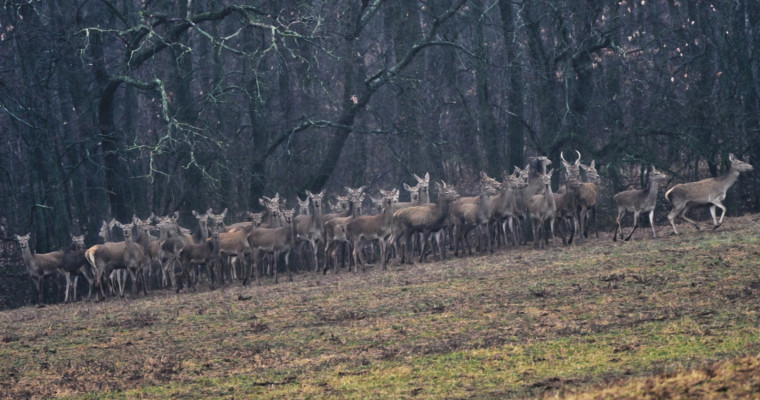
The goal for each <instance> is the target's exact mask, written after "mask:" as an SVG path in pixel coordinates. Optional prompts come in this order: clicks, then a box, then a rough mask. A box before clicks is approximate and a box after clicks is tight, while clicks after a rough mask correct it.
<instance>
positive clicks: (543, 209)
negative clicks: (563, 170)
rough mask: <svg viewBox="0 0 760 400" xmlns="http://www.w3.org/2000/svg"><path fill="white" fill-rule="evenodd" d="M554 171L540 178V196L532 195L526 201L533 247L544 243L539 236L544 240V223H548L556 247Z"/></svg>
mask: <svg viewBox="0 0 760 400" xmlns="http://www.w3.org/2000/svg"><path fill="white" fill-rule="evenodd" d="M553 172H554V170H553V169H552V170H550V171H549V172H547V173H546V174H544V175H542V176H541V183H542V184H543V186H544V188H543V192H542V193H540V194H534V195H533V196H531V197H530V199H528V214H529V215H530V220H531V224H532V225H533V247H535V248H538V247H539V246H540V247H544V242H543V241H542V240H541V236H542V234H543V236H544V237H545V238H546V240H547V241H548V237H546V233H545V232H544V231H545V230H546V227H545V226H544V225H545V224H546V222H549V228H550V232H551V236H552V245H554V246H556V245H557V241H556V240H555V238H554V219H555V217H556V213H557V205H556V204H555V203H554V193H552V186H551V183H552V173H553Z"/></svg>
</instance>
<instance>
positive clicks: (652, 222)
mask: <svg viewBox="0 0 760 400" xmlns="http://www.w3.org/2000/svg"><path fill="white" fill-rule="evenodd" d="M649 225H650V226H651V227H652V236H653V237H657V231H656V230H655V229H654V210H652V211H650V212H649Z"/></svg>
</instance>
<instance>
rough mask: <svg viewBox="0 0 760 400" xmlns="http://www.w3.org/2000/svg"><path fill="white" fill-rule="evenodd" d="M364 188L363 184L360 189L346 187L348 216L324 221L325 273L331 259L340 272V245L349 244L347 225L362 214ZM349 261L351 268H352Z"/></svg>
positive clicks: (342, 257)
mask: <svg viewBox="0 0 760 400" xmlns="http://www.w3.org/2000/svg"><path fill="white" fill-rule="evenodd" d="M364 189H365V187H364V186H362V187H360V188H358V189H351V188H349V187H347V188H346V190H347V191H348V199H349V201H350V203H349V208H348V210H346V214H349V215H347V216H340V217H335V218H333V219H331V220H329V221H327V222H325V223H324V238H325V260H324V269H323V270H322V273H323V274H326V273H327V268H328V265H329V260H332V261H333V268H334V269H335V272H336V273H337V272H338V264H337V262H338V253H337V252H338V246H341V248H342V249H344V250H345V248H346V247H347V246H348V244H349V242H348V240H349V239H348V235H347V234H346V225H347V224H348V223H349V222H351V220H352V219H354V218H356V217H357V216H358V215H360V214H361V212H360V211H361V206H362V202H363V201H364V196H365V194H364ZM344 259H345V256H344V255H342V256H341V264H342V263H343V261H344ZM350 267H351V265H350V261H349V269H350Z"/></svg>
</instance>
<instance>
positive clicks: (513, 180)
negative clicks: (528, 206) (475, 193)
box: [489, 170, 528, 246]
mask: <svg viewBox="0 0 760 400" xmlns="http://www.w3.org/2000/svg"><path fill="white" fill-rule="evenodd" d="M502 176H503V180H502V182H501V184H500V185H499V193H498V194H497V195H496V196H494V197H493V199H492V200H491V215H490V218H489V220H490V223H491V225H492V227H491V230H492V231H493V232H494V237H495V238H497V237H498V238H501V239H502V241H503V243H504V244H505V245H506V243H507V231H509V232H510V233H511V234H512V243H513V244H514V245H515V246H517V243H518V242H517V232H516V229H515V226H514V220H515V217H516V216H517V211H516V209H515V207H516V205H515V201H516V197H517V191H518V190H519V189H522V188H524V187H526V186H527V185H528V183H527V182H525V181H524V180H523V179H522V178H521V177H520V176H519V171H518V170H515V171H514V172H513V173H512V174H511V175H508V174H507V171H504V172H503V174H502Z"/></svg>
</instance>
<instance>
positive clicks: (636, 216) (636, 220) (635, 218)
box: [625, 211, 641, 242]
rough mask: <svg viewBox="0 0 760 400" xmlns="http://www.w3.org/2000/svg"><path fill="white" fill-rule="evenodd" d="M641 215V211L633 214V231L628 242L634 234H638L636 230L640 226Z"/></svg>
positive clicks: (626, 239)
mask: <svg viewBox="0 0 760 400" xmlns="http://www.w3.org/2000/svg"><path fill="white" fill-rule="evenodd" d="M639 215H641V211H634V212H633V229H631V233H630V234H629V235H628V237H627V238H625V241H626V242H627V241H628V240H630V239H631V236H633V232H636V228H637V227H638V226H639Z"/></svg>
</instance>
